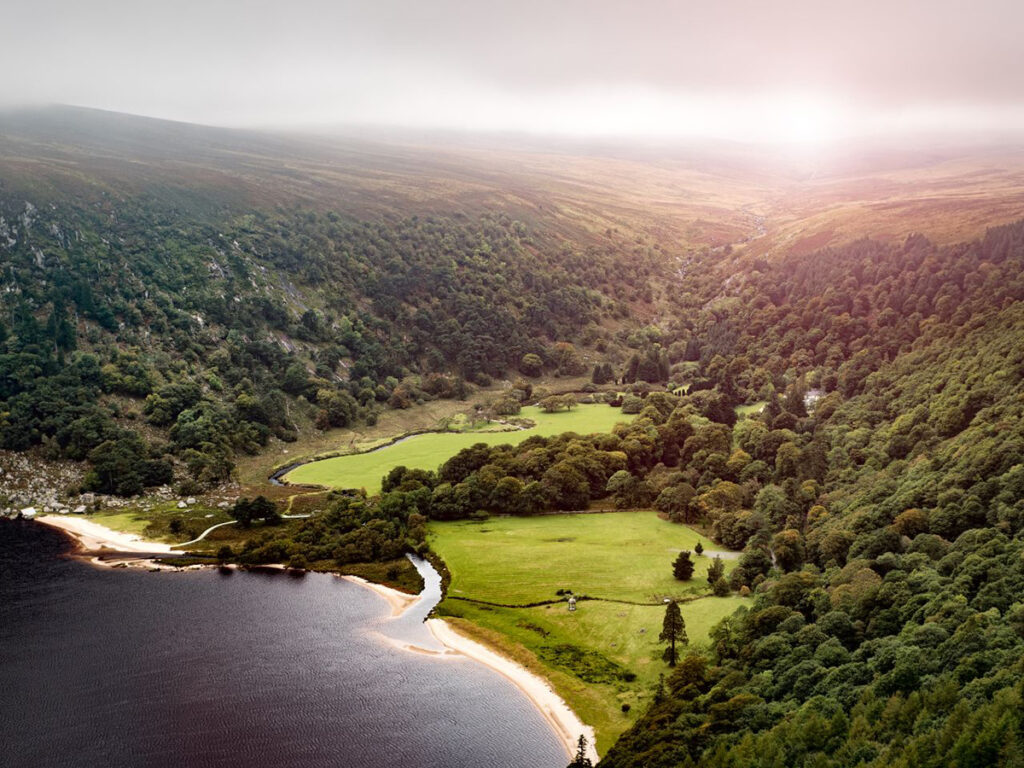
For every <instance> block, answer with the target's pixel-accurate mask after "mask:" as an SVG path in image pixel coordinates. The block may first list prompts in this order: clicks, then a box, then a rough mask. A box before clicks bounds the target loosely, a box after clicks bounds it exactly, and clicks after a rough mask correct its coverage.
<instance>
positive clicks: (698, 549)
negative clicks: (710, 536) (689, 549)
mask: <svg viewBox="0 0 1024 768" xmlns="http://www.w3.org/2000/svg"><path fill="white" fill-rule="evenodd" d="M693 551H694V552H696V553H697V556H698V557H700V556H701V555H703V554H704V545H703V544H701V543H700V542H699V541H698V542H697V546H695V547H694V548H693Z"/></svg>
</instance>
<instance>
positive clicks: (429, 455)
mask: <svg viewBox="0 0 1024 768" xmlns="http://www.w3.org/2000/svg"><path fill="white" fill-rule="evenodd" d="M520 417H521V418H525V419H529V420H530V421H532V422H534V423H535V426H533V427H532V428H530V429H522V430H516V431H513V432H490V431H467V432H442V433H431V434H426V435H415V436H413V437H410V438H407V439H405V440H402V441H401V442H399V443H396V444H394V445H391V446H388V447H386V448H380V449H378V450H375V451H371V452H369V453H360V454H354V455H350V456H337V457H335V458H332V459H323V460H321V461H314V462H310V463H309V464H303V465H302V466H301V467H296V468H295V469H293V470H292V471H291V472H289V473H288V474H287V475H286V476H285V477H286V479H287V480H288V482H290V483H301V484H309V485H323V486H327V487H330V488H365V489H366V491H367V492H368V493H370V494H374V493H378V492H379V491H380V483H381V479H382V478H383V477H384V475H386V474H387V473H388V472H390V471H391V470H392V469H394V468H395V467H398V466H403V465H404V466H406V467H410V468H417V469H437V467H438V466H440V465H441V464H442V463H444V461H445V460H447V459H448V458H450V457H451V456H454V455H455V454H456V453H458V452H459V451H460V450H462V449H463V448H468V447H469V446H471V445H474V444H476V443H487V444H488V445H501V444H503V443H509V444H516V443H521V442H522V441H523V440H526V439H527V438H529V437H533V436H534V435H542V436H550V435H557V434H561V433H562V432H579V433H580V434H592V433H594V432H608V431H610V430H611V428H612V427H613V426H615V424H616V423H617V422H619V421H622V420H623V416H622V412H621V411H620V410H619V409H618V408H611V407H609V406H607V405H581V406H578V407H577V408H574V409H573V410H571V411H561V412H558V413H544V412H542V411H541V410H540V409H539V408H537V407H536V406H528V407H526V408H523V410H522V413H521V414H520Z"/></svg>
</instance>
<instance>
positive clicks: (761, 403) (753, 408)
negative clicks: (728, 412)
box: [736, 400, 768, 419]
mask: <svg viewBox="0 0 1024 768" xmlns="http://www.w3.org/2000/svg"><path fill="white" fill-rule="evenodd" d="M766 405H768V402H767V401H766V400H758V401H757V402H756V403H750V405H737V406H736V415H737V416H738V417H739V418H741V419H742V418H744V417H746V416H756V415H757V414H759V413H760V412H761V411H763V410H764V407H765V406H766Z"/></svg>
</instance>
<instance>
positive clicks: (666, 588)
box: [428, 511, 735, 603]
mask: <svg viewBox="0 0 1024 768" xmlns="http://www.w3.org/2000/svg"><path fill="white" fill-rule="evenodd" d="M428 541H429V543H430V546H431V548H432V549H434V550H435V551H436V552H438V553H439V554H440V555H441V557H442V559H443V560H444V561H445V564H446V565H447V566H448V569H449V570H450V571H451V573H452V575H453V577H456V578H454V580H453V582H452V585H451V588H450V592H451V594H452V595H460V596H466V597H474V598H477V599H482V600H490V601H493V602H498V603H533V602H537V601H540V600H552V599H555V598H556V597H557V596H556V595H555V592H556V590H559V589H571V590H572V591H573V592H574V593H575V594H577V595H580V594H586V595H592V596H595V597H604V598H609V599H613V600H633V601H637V602H650V601H652V600H661V599H662V598H663V597H666V596H670V597H675V598H687V597H692V596H694V595H696V594H703V593H704V592H705V591H706V587H707V582H706V581H705V574H706V573H707V568H708V566H709V565H710V564H711V558H710V557H709V556H707V553H705V555H704V556H702V557H696V558H695V561H696V564H697V569H696V571H695V573H694V578H693V580H691V581H689V582H681V581H676V580H675V579H674V578H673V576H672V561H673V560H674V559H675V557H676V555H677V554H678V553H679V551H680V550H683V549H686V550H690V551H692V550H693V548H694V547H695V546H696V544H697V542H698V541H699V542H700V543H701V544H702V545H703V546H704V548H705V550H713V549H716V545H715V544H714V543H713V542H712V541H711V540H710V539H707V538H705V537H703V536H701V535H699V534H698V533H697V532H695V531H693V530H692V529H690V528H687V527H686V526H683V525H675V524H673V523H669V522H666V521H664V520H662V519H661V518H659V517H658V515H657V513H655V512H650V511H640V512H607V513H598V514H578V515H543V516H540V517H502V518H492V519H490V520H487V521H485V522H482V523H481V522H476V521H469V520H463V521H458V522H453V523H433V524H431V526H430V533H429V536H428ZM725 565H726V571H728V570H729V569H730V568H732V567H733V566H734V565H735V562H734V561H730V560H726V561H725ZM496 574H500V576H498V577H497V578H496Z"/></svg>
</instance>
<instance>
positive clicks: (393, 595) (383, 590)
mask: <svg viewBox="0 0 1024 768" xmlns="http://www.w3.org/2000/svg"><path fill="white" fill-rule="evenodd" d="M341 578H343V579H345V581H351V582H352V583H353V584H358V585H359V586H361V587H366V588H367V589H370V590H373V591H374V592H376V593H377V594H378V595H380V596H381V597H383V598H384V599H385V600H387V601H388V605H390V606H391V615H392V617H395V616H401V615H402V614H403V613H404V612H405V611H406V610H407V609H408V608H409V606H411V605H412V604H413V603H415V602H416V601H417V600H419V599H420V598H419V595H410V594H408V593H406V592H399V591H398V590H397V589H392V588H391V587H385V586H384V585H383V584H374V583H373V582H372V581H367V580H366V579H363V578H361V577H359V576H350V575H348V574H346V575H344V576H342V577H341Z"/></svg>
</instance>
